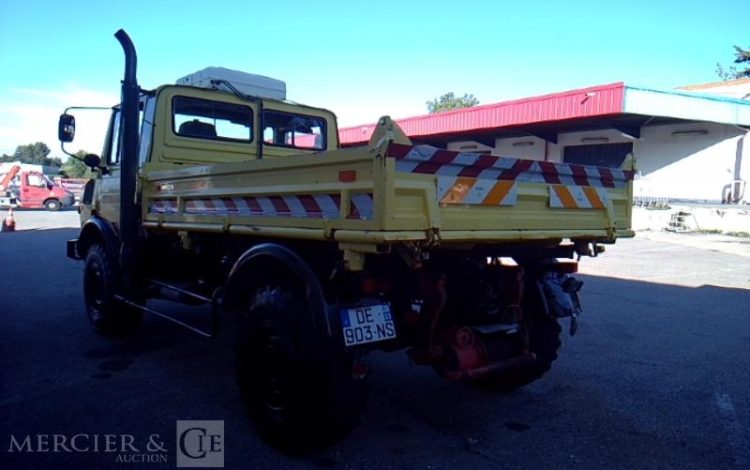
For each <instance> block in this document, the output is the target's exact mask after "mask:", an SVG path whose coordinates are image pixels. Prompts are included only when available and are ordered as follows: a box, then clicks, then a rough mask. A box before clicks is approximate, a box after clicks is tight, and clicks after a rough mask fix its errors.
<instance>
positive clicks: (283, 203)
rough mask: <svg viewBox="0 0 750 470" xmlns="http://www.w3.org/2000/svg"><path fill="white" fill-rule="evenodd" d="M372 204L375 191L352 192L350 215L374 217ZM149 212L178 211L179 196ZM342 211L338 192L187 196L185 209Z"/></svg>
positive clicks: (316, 214)
mask: <svg viewBox="0 0 750 470" xmlns="http://www.w3.org/2000/svg"><path fill="white" fill-rule="evenodd" d="M373 204H374V203H373V198H372V194H367V193H354V194H352V197H351V207H350V211H349V215H348V216H347V218H350V219H362V220H371V219H372V217H373V214H374V209H373ZM148 211H149V213H151V214H178V213H179V208H178V205H177V199H157V200H154V201H152V202H151V204H150V205H149V209H148ZM340 212H341V196H340V195H338V194H315V195H312V194H310V195H302V196H297V195H294V196H288V195H285V196H277V195H270V196H253V197H231V198H229V197H221V198H220V197H215V198H195V199H187V200H186V201H185V209H184V213H185V214H190V215H209V216H220V215H239V216H256V217H258V216H260V217H296V218H322V219H337V218H339V214H340Z"/></svg>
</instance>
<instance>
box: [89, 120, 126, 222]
mask: <svg viewBox="0 0 750 470" xmlns="http://www.w3.org/2000/svg"><path fill="white" fill-rule="evenodd" d="M102 163H104V164H105V165H106V171H102V172H100V173H99V174H98V176H97V182H96V202H95V207H94V209H95V210H96V212H97V213H98V214H99V215H100V216H101V217H103V218H105V219H107V220H108V221H109V222H110V223H112V224H113V225H115V226H117V224H118V223H119V221H120V109H119V108H115V109H114V110H113V111H112V117H111V118H110V121H109V132H108V133H107V140H106V143H105V145H104V151H103V152H102Z"/></svg>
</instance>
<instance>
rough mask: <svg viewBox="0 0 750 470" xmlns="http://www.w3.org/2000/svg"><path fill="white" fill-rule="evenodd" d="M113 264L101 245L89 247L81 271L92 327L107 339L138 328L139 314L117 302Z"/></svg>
mask: <svg viewBox="0 0 750 470" xmlns="http://www.w3.org/2000/svg"><path fill="white" fill-rule="evenodd" d="M117 285H118V282H117V277H116V272H115V263H113V261H112V260H111V259H110V257H109V256H108V255H107V252H106V250H105V249H104V247H102V246H101V245H98V244H96V245H92V246H91V248H89V250H88V252H87V254H86V261H85V266H84V269H83V299H84V303H85V305H86V313H87V314H88V317H89V320H90V321H91V325H92V326H93V327H94V329H95V330H96V331H97V332H98V333H101V334H103V335H107V336H122V335H126V334H129V333H132V332H133V331H134V330H135V329H136V328H137V327H138V325H139V324H140V321H141V316H142V312H141V311H140V310H139V309H137V308H135V307H131V306H130V305H127V304H125V303H123V302H120V301H119V300H117V298H116V297H115V294H116V293H117Z"/></svg>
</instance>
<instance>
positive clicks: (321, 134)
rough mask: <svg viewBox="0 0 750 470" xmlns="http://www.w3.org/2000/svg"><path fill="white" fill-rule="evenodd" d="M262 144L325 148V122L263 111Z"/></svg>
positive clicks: (290, 114)
mask: <svg viewBox="0 0 750 470" xmlns="http://www.w3.org/2000/svg"><path fill="white" fill-rule="evenodd" d="M263 142H264V143H265V144H267V145H277V146H280V147H292V148H300V149H313V150H323V149H325V148H326V121H325V119H323V118H321V117H314V116H304V115H301V114H292V113H284V112H280V111H271V110H266V111H263Z"/></svg>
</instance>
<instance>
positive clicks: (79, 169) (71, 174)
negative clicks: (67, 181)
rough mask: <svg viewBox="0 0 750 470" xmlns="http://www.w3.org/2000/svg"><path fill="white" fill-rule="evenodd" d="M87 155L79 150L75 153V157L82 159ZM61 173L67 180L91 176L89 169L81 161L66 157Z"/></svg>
mask: <svg viewBox="0 0 750 470" xmlns="http://www.w3.org/2000/svg"><path fill="white" fill-rule="evenodd" d="M87 154H88V152H87V151H85V150H79V151H77V152H76V157H79V158H81V159H83V157H85V156H86V155H87ZM62 171H63V173H64V174H65V176H67V177H68V178H88V177H89V176H91V175H90V173H89V167H87V166H86V164H85V163H83V162H82V161H81V160H78V159H75V158H73V157H68V160H67V161H66V162H65V163H64V164H63V167H62Z"/></svg>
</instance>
